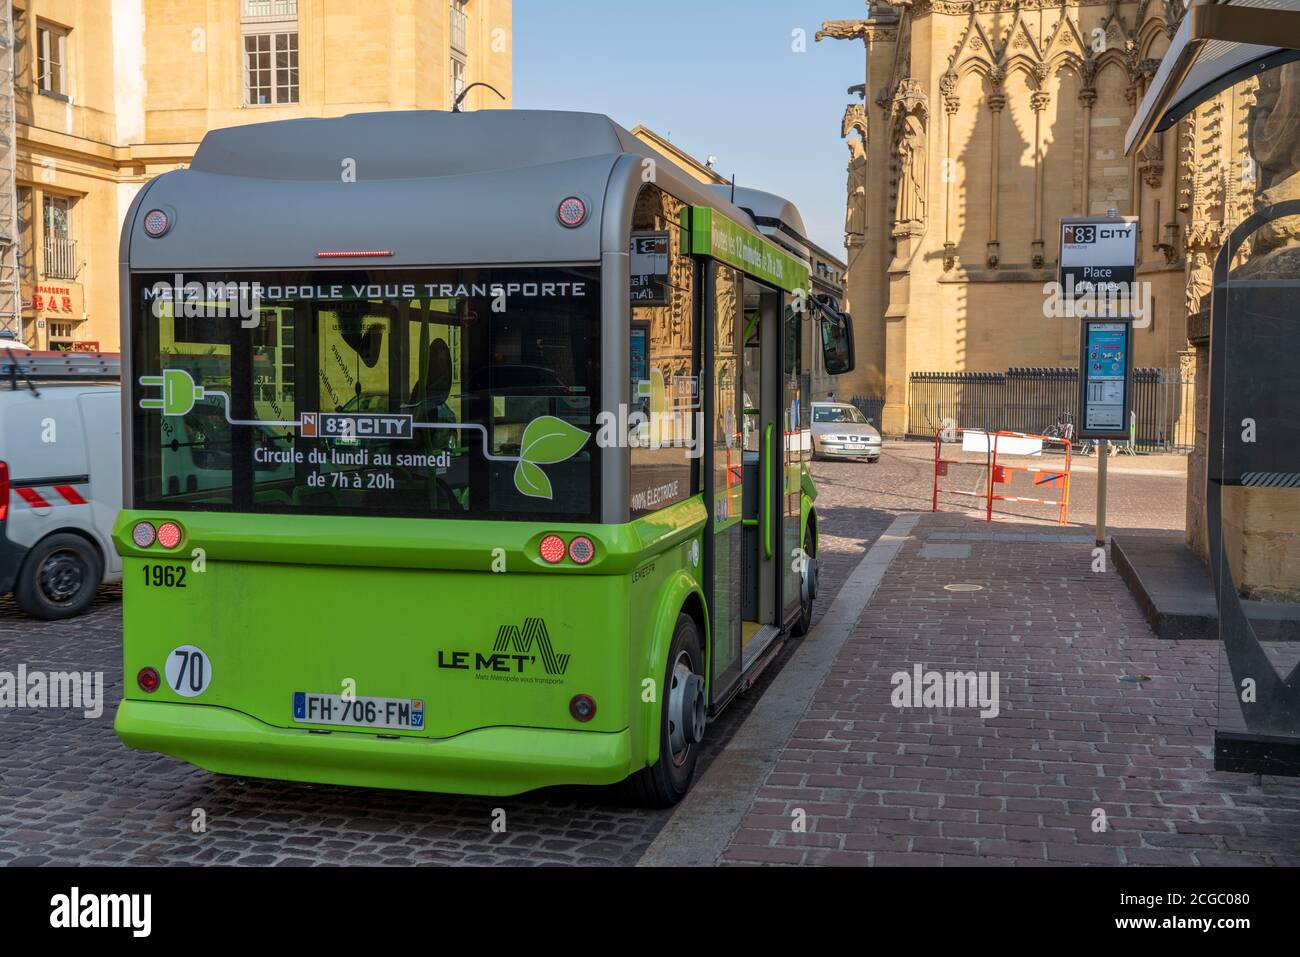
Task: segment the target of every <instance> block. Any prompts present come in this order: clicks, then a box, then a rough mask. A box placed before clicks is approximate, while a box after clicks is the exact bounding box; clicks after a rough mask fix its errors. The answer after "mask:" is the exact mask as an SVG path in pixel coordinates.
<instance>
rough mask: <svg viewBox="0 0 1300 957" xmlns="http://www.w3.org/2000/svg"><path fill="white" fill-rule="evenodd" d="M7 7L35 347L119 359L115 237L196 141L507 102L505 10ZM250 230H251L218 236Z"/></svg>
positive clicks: (267, 0)
mask: <svg viewBox="0 0 1300 957" xmlns="http://www.w3.org/2000/svg"><path fill="white" fill-rule="evenodd" d="M381 6H382V10H376V9H375V8H374V7H373V6H372V5H368V4H364V3H355V2H353V0H221V2H212V0H112V2H111V3H110V2H109V0H14V2H13V36H14V41H15V44H14V75H13V88H12V91H11V93H12V98H13V104H14V113H15V133H16V136H15V139H16V148H15V150H16V155H15V157H14V162H15V174H16V184H17V188H16V196H15V199H16V205H17V224H16V225H17V231H16V232H17V236H18V238H19V272H20V278H21V283H20V285H21V304H22V310H21V316H20V317H17V318H18V321H17V322H16V323H13V322H8V323H7V322H6V321H5V320H0V326H4V325H8V324H12V325H16V326H17V327H18V328H15V329H13V330H12V331H13V332H14V333H16V334H18V335H19V336H21V338H22V339H23V340H24V341H25V342H27V344H29V345H31V346H33V347H34V348H38V349H46V348H64V349H68V348H90V347H98V348H100V349H102V350H105V351H116V350H117V348H118V336H119V334H118V308H119V307H118V239H119V233H120V230H121V223H122V220H123V218H124V216H125V214H126V211H127V209H128V208H129V207H130V204H131V200H132V199H133V198H134V196H135V194H136V192H137V191H138V190H139V189H140V187H141V186H142V185H143V184H144V183H145V182H147V181H148V180H149V179H151V178H152V177H154V176H156V175H158V174H160V173H163V172H166V171H167V170H169V169H174V168H176V167H177V166H181V165H184V164H186V163H188V162H189V160H190V158H191V157H192V156H193V155H194V151H195V149H196V148H197V147H198V144H199V141H200V140H201V139H202V138H203V135H204V134H205V133H206V132H207V131H208V130H210V129H216V128H219V127H225V126H235V125H239V124H243V123H259V122H265V121H270V120H280V119H290V118H296V117H310V116H341V115H343V114H346V113H358V112H365V111H369V110H411V109H442V110H445V109H448V108H449V107H450V106H451V104H452V101H453V99H454V97H455V96H456V95H457V94H458V93H459V92H460V91H461V90H463V89H464V88H465V86H467V85H468V84H470V83H473V82H474V81H478V80H482V81H485V82H488V83H490V84H492V86H494V87H496V89H497V90H499V91H500V92H501V94H502V95H503V96H504V100H502V99H499V98H498V97H497V96H496V95H495V94H493V93H492V92H491V91H490V90H487V89H485V88H483V87H478V88H475V89H473V90H471V91H470V92H469V93H468V95H467V96H466V98H465V100H464V104H463V108H465V109H489V108H498V107H508V106H510V102H511V100H510V98H511V72H512V70H511V62H512V57H511V51H512V47H511V43H512V40H511V17H512V4H511V0H390V2H388V3H385V4H382V5H381ZM221 225H222V228H231V229H239V228H256V224H221Z"/></svg>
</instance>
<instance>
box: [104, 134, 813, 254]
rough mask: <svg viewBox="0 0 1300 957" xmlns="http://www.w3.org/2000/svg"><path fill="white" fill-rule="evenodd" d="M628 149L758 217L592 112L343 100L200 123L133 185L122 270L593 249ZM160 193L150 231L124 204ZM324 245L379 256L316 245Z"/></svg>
mask: <svg viewBox="0 0 1300 957" xmlns="http://www.w3.org/2000/svg"><path fill="white" fill-rule="evenodd" d="M628 154H631V155H633V156H640V157H643V158H645V159H651V160H653V161H654V181H655V182H657V183H658V184H659V185H660V186H662V187H663V188H664V189H666V190H667V191H668V192H670V193H672V194H673V195H675V196H676V197H677V198H679V199H681V200H682V201H684V202H687V203H690V204H692V205H697V206H698V205H704V206H712V207H713V208H715V209H717V210H719V211H720V212H722V213H723V214H724V215H726V216H728V217H729V218H731V219H733V220H735V221H736V222H738V223H740V224H742V225H743V226H745V227H746V228H749V229H751V230H754V231H755V232H758V230H757V229H754V224H753V221H752V219H751V218H750V217H749V216H748V215H747V214H746V213H745V212H744V211H743V210H742V209H740V208H739V204H732V203H731V202H730V201H729V200H728V198H727V197H726V196H725V195H724V194H722V193H719V192H716V191H714V190H713V189H710V188H709V187H708V186H707V185H705V184H702V183H699V182H697V181H696V180H695V179H693V178H692V177H690V176H689V175H687V174H686V173H685V172H684V171H682V170H681V169H680V168H679V167H678V166H677V165H676V164H675V163H673V161H672V160H671V159H669V158H668V157H666V156H664V155H663V154H661V153H659V152H658V151H656V150H654V149H653V148H652V147H650V146H648V145H646V144H645V143H643V142H641V141H640V140H638V139H637V138H636V137H634V136H633V135H632V134H631V133H629V132H628V131H627V130H625V129H623V127H621V126H619V125H618V124H617V123H615V122H614V121H613V120H611V119H610V118H609V117H607V116H602V115H600V114H595V113H572V112H554V111H538V110H480V111H476V112H469V113H448V112H440V111H409V112H384V113H358V114H353V115H350V116H343V117H337V118H331V119H295V120H281V121H276V122H271V123H258V124H253V125H247V126H237V127H231V128H228V129H221V130H214V131H212V132H210V133H208V134H207V136H205V137H204V139H203V142H202V143H201V144H200V146H199V149H198V151H197V152H196V154H195V156H194V160H193V163H192V164H191V166H190V168H188V169H183V170H174V171H172V172H170V173H165V174H163V175H162V176H160V177H158V178H156V179H154V180H153V181H151V182H150V183H149V184H147V185H146V187H145V188H144V189H143V190H141V193H140V195H139V196H138V197H137V198H136V201H135V203H134V204H133V206H132V209H131V211H130V213H129V214H128V216H127V219H126V222H125V223H124V226H123V235H122V250H121V253H122V262H123V264H124V265H126V266H127V267H128V268H130V269H133V270H182V269H188V270H200V269H202V270H209V271H211V270H227V269H294V270H296V269H306V268H317V267H320V266H322V265H327V266H328V265H338V266H351V267H353V268H361V267H366V266H371V267H373V266H417V265H430V264H433V265H444V264H445V265H449V266H455V265H479V264H502V265H504V264H511V263H518V264H532V263H546V262H554V263H578V262H596V261H598V260H599V259H600V258H601V253H602V252H604V251H614V249H612V248H609V249H606V248H603V247H610V246H611V244H612V243H614V242H617V243H618V244H619V247H620V251H624V252H625V251H626V248H625V246H626V242H627V239H626V237H623V238H621V239H617V238H616V237H613V236H612V234H610V233H608V232H607V231H603V230H602V228H601V222H602V219H603V214H604V212H605V210H604V203H605V202H606V196H607V191H609V188H610V186H611V177H612V176H613V175H614V173H615V168H616V165H617V164H618V162H619V160H620V158H621V157H624V156H626V155H628ZM636 166H637V173H638V174H643V173H644V172H645V169H646V168H645V166H644V164H636ZM622 175H624V176H626V175H627V171H626V170H624V173H623V174H622ZM745 192H746V193H750V192H754V193H756V191H745ZM572 195H577V196H580V197H582V198H583V199H584V200H585V201H586V202H587V204H588V208H589V215H588V219H587V222H586V223H584V224H583V225H582V226H580V227H578V228H576V229H566V228H565V227H563V226H562V225H560V223H559V221H558V219H557V217H556V211H557V209H558V207H559V204H560V202H561V200H563V199H564V198H565V197H567V196H572ZM611 195H614V194H613V193H611ZM762 195H765V196H766V195H770V194H762ZM737 199H738V200H739V199H740V191H738V195H737ZM773 199H775V197H773ZM781 202H784V201H781ZM786 206H788V207H789V209H790V210H794V207H793V206H792V205H790V204H788V203H786ZM160 207H161V208H164V209H167V210H168V211H169V213H170V214H171V215H172V216H173V218H174V224H173V226H172V228H171V229H170V231H169V232H168V233H167V234H165V235H164V236H162V237H161V238H159V239H151V238H149V237H147V236H146V235H145V234H144V232H143V229H142V228H141V226H140V225H139V217H140V216H142V215H143V212H144V211H146V210H149V209H155V208H160ZM611 212H612V211H611ZM618 212H620V213H623V212H625V211H624V210H619V211H618ZM793 215H794V217H795V218H796V219H797V217H798V212H797V210H796V211H794V213H793ZM798 223H799V226H800V227H802V220H798ZM336 250H391V251H392V255H391V256H388V257H383V258H377V257H376V258H359V259H358V258H348V259H345V260H338V261H324V262H323V261H322V260H321V259H320V258H319V257H318V256H317V253H318V252H321V251H336Z"/></svg>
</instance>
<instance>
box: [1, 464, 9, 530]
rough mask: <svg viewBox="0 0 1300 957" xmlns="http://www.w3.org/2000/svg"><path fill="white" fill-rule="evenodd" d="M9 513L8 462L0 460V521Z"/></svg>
mask: <svg viewBox="0 0 1300 957" xmlns="http://www.w3.org/2000/svg"><path fill="white" fill-rule="evenodd" d="M8 514H9V463H8V462H0V522H3V521H4V520H5V518H6V516H8Z"/></svg>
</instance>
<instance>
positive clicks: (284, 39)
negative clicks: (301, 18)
mask: <svg viewBox="0 0 1300 957" xmlns="http://www.w3.org/2000/svg"><path fill="white" fill-rule="evenodd" d="M242 14H243V15H242V19H241V29H242V31H243V36H244V102H245V103H246V104H247V105H248V106H274V105H279V104H284V103H297V102H298V3H297V0H243V10H242Z"/></svg>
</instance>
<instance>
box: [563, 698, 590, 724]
mask: <svg viewBox="0 0 1300 957" xmlns="http://www.w3.org/2000/svg"><path fill="white" fill-rule="evenodd" d="M569 714H571V715H573V718H574V720H575V721H590V720H591V719H592V718H594V717H596V699H595V698H593V697H592V696H591V695H589V694H578V695H574V696H573V700H572V701H570V702H569Z"/></svg>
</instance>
